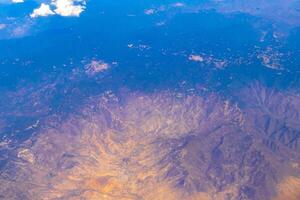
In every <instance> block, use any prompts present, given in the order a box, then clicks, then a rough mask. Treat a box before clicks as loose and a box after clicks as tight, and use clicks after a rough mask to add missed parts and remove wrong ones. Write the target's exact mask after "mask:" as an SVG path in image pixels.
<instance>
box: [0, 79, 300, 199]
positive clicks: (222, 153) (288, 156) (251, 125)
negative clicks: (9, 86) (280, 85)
mask: <svg viewBox="0 0 300 200" xmlns="http://www.w3.org/2000/svg"><path fill="white" fill-rule="evenodd" d="M236 96H237V99H238V100H236V101H235V102H234V101H232V100H230V101H229V100H227V99H225V98H221V97H220V96H219V95H217V94H214V93H210V94H202V95H199V94H184V93H180V94H179V93H176V92H171V91H164V92H156V93H152V94H146V93H138V92H134V93H131V94H130V95H126V96H122V95H121V94H119V95H116V94H113V93H105V94H103V95H100V96H97V97H93V98H91V99H90V100H89V102H88V103H87V104H86V105H84V106H83V107H82V108H81V110H80V111H79V112H77V113H74V114H72V115H69V116H68V117H67V118H66V119H64V120H63V121H60V120H59V119H58V118H57V117H56V116H53V117H51V118H48V119H47V120H45V121H43V122H41V123H43V126H42V127H41V128H40V129H39V134H37V135H35V136H33V137H31V138H30V139H28V140H27V141H25V142H24V143H23V144H22V145H21V146H20V147H18V148H14V149H10V148H9V145H7V144H5V143H3V144H1V146H0V148H1V151H3V152H9V153H7V155H9V156H8V157H7V158H6V159H4V160H5V162H6V164H5V165H3V167H2V170H1V174H0V199H7V200H15V199H22V200H27V199H28V200H59V199H60V200H79V199H82V200H84V199H86V200H247V199H248V200H256V199H257V200H286V199H289V200H298V199H300V196H299V195H300V168H299V161H300V159H299V149H300V147H299V144H298V139H299V135H300V124H299V119H300V97H299V96H297V95H296V94H292V93H291V94H289V93H286V94H282V93H281V92H279V91H276V90H271V89H267V88H264V87H262V86H260V85H258V84H256V85H255V84H254V85H252V86H251V87H247V88H246V89H242V90H241V91H240V92H239V93H237V94H236Z"/></svg>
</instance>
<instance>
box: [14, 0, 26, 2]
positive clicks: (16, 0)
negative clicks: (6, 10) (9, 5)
mask: <svg viewBox="0 0 300 200" xmlns="http://www.w3.org/2000/svg"><path fill="white" fill-rule="evenodd" d="M12 2H13V3H23V2H24V0H12Z"/></svg>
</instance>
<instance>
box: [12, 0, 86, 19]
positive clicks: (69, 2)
mask: <svg viewBox="0 0 300 200" xmlns="http://www.w3.org/2000/svg"><path fill="white" fill-rule="evenodd" d="M14 1H21V0H14ZM85 5H86V1H85V0H52V1H51V3H50V4H45V3H42V4H41V6H40V7H39V8H37V9H35V10H34V11H33V12H32V13H31V14H30V16H31V17H32V18H36V17H46V16H49V15H60V16H64V17H69V16H75V17H78V16H79V15H80V14H81V13H82V12H83V11H84V10H85Z"/></svg>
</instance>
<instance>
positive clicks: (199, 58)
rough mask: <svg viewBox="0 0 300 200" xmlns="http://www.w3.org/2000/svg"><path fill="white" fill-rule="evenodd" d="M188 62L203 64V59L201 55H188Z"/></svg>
mask: <svg viewBox="0 0 300 200" xmlns="http://www.w3.org/2000/svg"><path fill="white" fill-rule="evenodd" d="M189 60H191V61H195V62H203V61H204V58H203V57H202V56H201V55H190V56H189Z"/></svg>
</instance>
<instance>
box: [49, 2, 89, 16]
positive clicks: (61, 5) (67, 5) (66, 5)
mask: <svg viewBox="0 0 300 200" xmlns="http://www.w3.org/2000/svg"><path fill="white" fill-rule="evenodd" d="M52 4H53V5H54V6H55V7H56V9H55V10H54V12H55V13H56V14H58V15H61V16H65V17H66V16H79V15H80V14H81V13H82V12H83V11H84V10H85V1H84V0H77V1H76V0H53V1H52Z"/></svg>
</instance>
